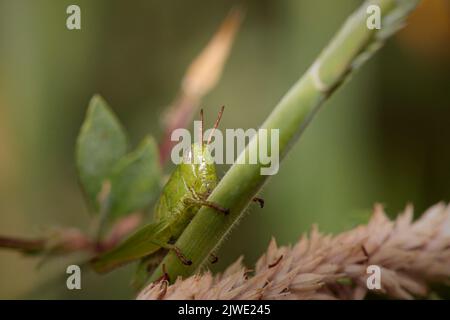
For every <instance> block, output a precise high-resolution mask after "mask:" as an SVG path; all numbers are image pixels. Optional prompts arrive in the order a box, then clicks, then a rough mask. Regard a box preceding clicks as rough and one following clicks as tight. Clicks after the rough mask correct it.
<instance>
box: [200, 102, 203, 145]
mask: <svg viewBox="0 0 450 320" xmlns="http://www.w3.org/2000/svg"><path fill="white" fill-rule="evenodd" d="M200 143H201V146H202V152H203V109H200Z"/></svg>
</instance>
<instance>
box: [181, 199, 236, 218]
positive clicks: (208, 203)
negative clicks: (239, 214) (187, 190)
mask: <svg viewBox="0 0 450 320" xmlns="http://www.w3.org/2000/svg"><path fill="white" fill-rule="evenodd" d="M184 203H185V204H187V205H194V206H195V205H197V206H204V207H209V208H212V209H214V210H216V211H218V212H221V213H223V214H225V215H227V214H229V213H230V210H229V209H226V208H224V207H222V206H220V205H218V204H217V203H214V202H211V201H208V200H204V199H201V198H199V199H195V198H187V199H185V200H184Z"/></svg>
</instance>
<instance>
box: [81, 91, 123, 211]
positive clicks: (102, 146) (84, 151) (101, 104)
mask: <svg viewBox="0 0 450 320" xmlns="http://www.w3.org/2000/svg"><path fill="white" fill-rule="evenodd" d="M126 150H127V138H126V135H125V132H124V129H123V127H122V125H121V124H120V122H119V120H118V119H117V117H116V116H115V115H114V113H113V112H112V111H111V109H110V107H109V106H108V104H107V103H106V101H105V100H103V98H101V97H100V96H99V95H95V96H94V97H93V98H92V99H91V101H90V103H89V107H88V111H87V114H86V118H85V120H84V123H83V125H82V127H81V130H80V133H79V135H78V139H77V146H76V163H77V169H78V174H79V178H80V182H81V185H82V187H83V189H84V191H85V193H86V195H87V198H88V200H89V202H90V204H91V205H92V206H93V207H94V209H95V210H97V209H98V201H97V196H98V193H99V192H100V189H101V187H102V183H103V182H104V180H105V179H107V178H108V176H109V175H110V174H111V171H112V168H113V167H114V166H115V165H116V163H117V161H118V160H119V159H120V158H121V157H122V156H123V155H124V154H125V153H126Z"/></svg>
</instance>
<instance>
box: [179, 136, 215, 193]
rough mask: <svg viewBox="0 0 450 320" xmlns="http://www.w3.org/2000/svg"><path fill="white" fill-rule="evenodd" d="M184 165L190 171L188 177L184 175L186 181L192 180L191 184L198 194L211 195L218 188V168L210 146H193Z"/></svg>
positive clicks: (186, 155) (196, 144)
mask: <svg viewBox="0 0 450 320" xmlns="http://www.w3.org/2000/svg"><path fill="white" fill-rule="evenodd" d="M183 165H185V166H187V167H186V169H188V170H189V173H188V176H186V174H185V175H184V177H185V180H190V181H189V184H191V185H193V186H194V189H195V191H196V192H198V193H202V194H204V193H209V192H211V191H212V190H213V189H214V188H215V187H216V185H217V174H216V167H215V165H214V159H213V157H212V156H211V153H210V152H209V147H208V145H206V144H203V146H202V145H201V144H199V143H194V144H192V146H191V150H189V152H187V153H186V154H185V156H184V159H183ZM186 173H187V172H186Z"/></svg>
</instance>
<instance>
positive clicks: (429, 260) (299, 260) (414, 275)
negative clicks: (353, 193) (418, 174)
mask: <svg viewBox="0 0 450 320" xmlns="http://www.w3.org/2000/svg"><path fill="white" fill-rule="evenodd" d="M412 220H413V209H412V207H411V206H408V207H407V208H406V209H405V211H404V213H402V214H401V215H399V216H398V217H397V219H396V220H395V221H391V220H390V219H389V218H388V217H387V216H386V214H385V213H384V210H383V207H382V206H381V205H376V206H375V208H374V213H373V216H372V218H371V219H370V221H369V223H368V224H367V225H362V226H359V227H357V228H355V229H353V230H350V231H348V232H345V233H342V234H339V235H336V236H330V235H324V234H321V233H319V231H318V230H317V227H313V229H312V231H311V233H310V235H309V237H308V236H306V235H303V236H302V237H301V239H300V241H299V242H298V243H297V244H296V245H295V246H294V247H278V246H277V244H276V242H275V240H272V241H271V243H270V245H269V248H268V249H267V252H266V253H265V254H264V255H263V256H262V257H261V258H260V259H259V260H258V262H257V263H256V267H255V272H254V275H253V276H251V277H249V276H248V274H249V270H248V269H246V268H245V267H244V266H243V265H242V263H241V261H242V258H240V259H239V260H238V261H236V262H235V263H234V264H233V265H231V266H230V267H228V268H227V270H226V271H225V272H224V273H223V274H221V275H217V276H213V275H211V273H209V272H207V273H205V274H203V275H195V276H192V277H190V278H188V279H186V280H181V279H178V280H177V281H176V283H175V284H173V285H171V286H167V283H166V282H161V283H157V284H151V285H149V286H148V287H147V288H145V289H144V290H143V291H142V292H141V293H140V294H139V296H138V299H225V300H227V299H362V298H364V296H365V295H366V293H367V291H368V289H367V286H366V279H367V277H368V274H367V272H366V271H367V270H366V269H367V266H368V265H377V266H379V267H380V268H381V290H380V291H381V292H382V293H384V294H386V295H388V296H390V297H393V298H401V299H411V298H413V297H414V296H425V295H426V294H427V289H428V287H427V283H429V282H432V281H441V282H446V283H449V277H450V205H449V206H445V205H444V204H437V205H435V206H433V207H431V208H430V209H428V210H427V211H426V212H425V213H424V214H423V215H422V216H421V218H420V219H418V220H417V221H415V222H413V221H412ZM344 279H345V281H343V280H344ZM349 280H351V281H349Z"/></svg>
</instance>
